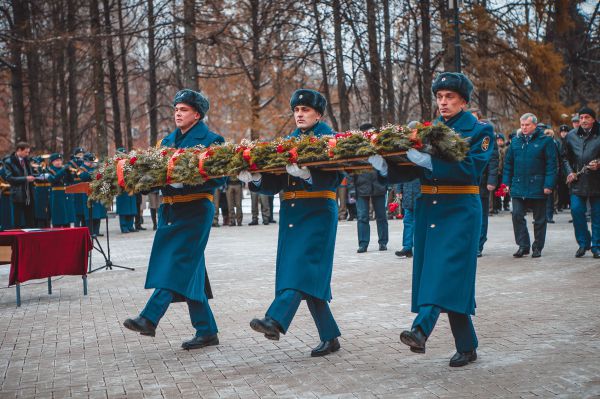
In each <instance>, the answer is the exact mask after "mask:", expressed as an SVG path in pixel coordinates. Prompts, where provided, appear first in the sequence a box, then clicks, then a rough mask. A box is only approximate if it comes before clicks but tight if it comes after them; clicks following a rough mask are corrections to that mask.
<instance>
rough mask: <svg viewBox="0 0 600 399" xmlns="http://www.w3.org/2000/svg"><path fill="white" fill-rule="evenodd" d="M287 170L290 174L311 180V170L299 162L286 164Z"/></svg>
mask: <svg viewBox="0 0 600 399" xmlns="http://www.w3.org/2000/svg"><path fill="white" fill-rule="evenodd" d="M285 170H286V171H287V172H288V174H289V175H290V176H294V177H299V178H301V179H304V180H310V178H311V174H310V170H308V168H307V167H306V166H303V167H299V166H298V164H297V163H293V164H290V165H286V166H285Z"/></svg>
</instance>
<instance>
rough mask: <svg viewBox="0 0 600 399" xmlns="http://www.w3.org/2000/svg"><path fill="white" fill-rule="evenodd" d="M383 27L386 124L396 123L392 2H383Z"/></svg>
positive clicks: (384, 0) (387, 0) (386, 0)
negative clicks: (391, 23) (391, 20)
mask: <svg viewBox="0 0 600 399" xmlns="http://www.w3.org/2000/svg"><path fill="white" fill-rule="evenodd" d="M383 25H384V48H385V98H386V113H385V122H387V123H394V122H395V121H396V116H395V111H396V107H395V96H394V75H393V71H392V68H393V64H392V34H391V26H390V2H389V0H383Z"/></svg>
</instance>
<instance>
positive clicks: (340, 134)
mask: <svg viewBox="0 0 600 399" xmlns="http://www.w3.org/2000/svg"><path fill="white" fill-rule="evenodd" d="M350 136H352V133H350V132H345V133H336V134H335V138H336V139H345V138H347V137H350Z"/></svg>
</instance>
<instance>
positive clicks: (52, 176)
mask: <svg viewBox="0 0 600 399" xmlns="http://www.w3.org/2000/svg"><path fill="white" fill-rule="evenodd" d="M59 158H62V157H61V156H60V155H59V154H53V155H52V156H51V157H50V163H52V161H53V160H55V159H59ZM48 181H49V182H50V184H51V186H52V192H51V194H50V214H51V220H52V227H71V222H72V221H73V219H72V218H73V205H72V204H73V203H72V200H71V195H70V194H67V193H66V192H65V189H66V187H67V185H69V183H70V182H71V181H72V176H71V173H70V171H69V166H68V165H67V166H63V167H60V168H57V167H56V166H54V165H52V164H50V166H48Z"/></svg>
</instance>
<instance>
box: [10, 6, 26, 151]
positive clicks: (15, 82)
mask: <svg viewBox="0 0 600 399" xmlns="http://www.w3.org/2000/svg"><path fill="white" fill-rule="evenodd" d="M24 6H25V4H24V0H12V9H13V27H12V29H11V30H12V34H13V37H15V38H19V37H25V29H26V28H27V16H26V10H25V7H24ZM10 47H11V48H10V55H11V61H12V65H11V74H10V87H11V93H12V111H13V134H14V141H15V142H18V141H27V130H26V128H25V102H24V94H23V64H22V62H21V54H22V52H21V43H20V42H19V41H18V40H13V41H12V43H10Z"/></svg>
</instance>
